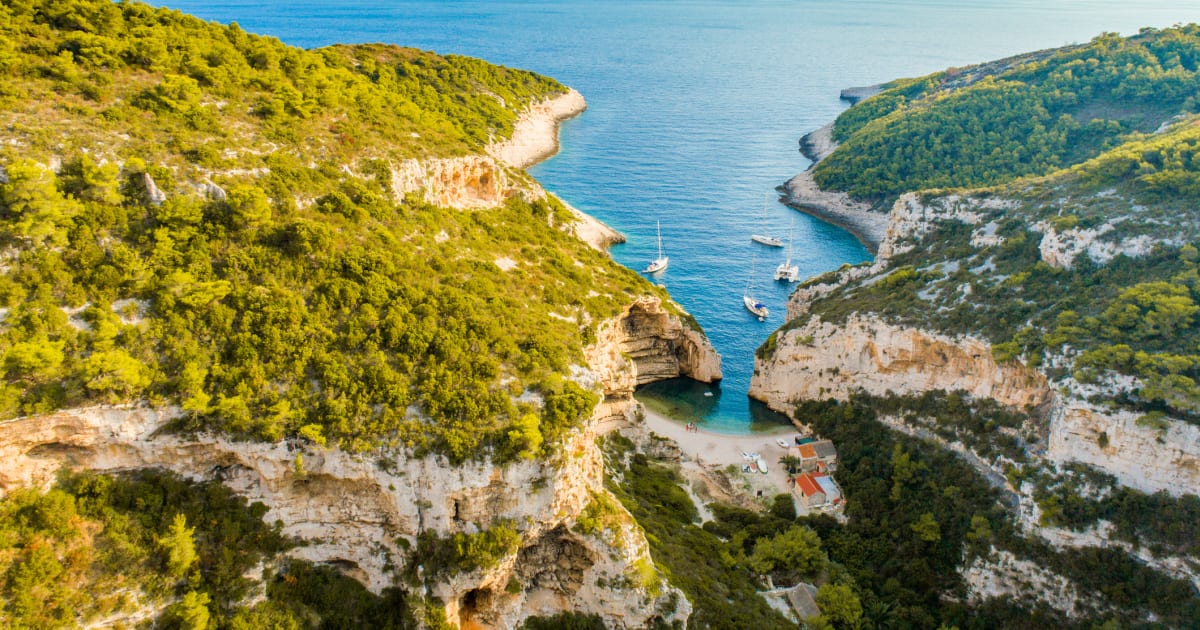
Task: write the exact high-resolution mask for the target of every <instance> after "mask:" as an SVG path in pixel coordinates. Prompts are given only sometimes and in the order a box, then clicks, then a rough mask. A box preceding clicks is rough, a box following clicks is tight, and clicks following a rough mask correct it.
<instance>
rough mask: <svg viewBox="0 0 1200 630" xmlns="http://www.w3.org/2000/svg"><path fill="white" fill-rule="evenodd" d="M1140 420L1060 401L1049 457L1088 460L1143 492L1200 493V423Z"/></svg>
mask: <svg viewBox="0 0 1200 630" xmlns="http://www.w3.org/2000/svg"><path fill="white" fill-rule="evenodd" d="M1137 419H1138V415H1137V414H1134V413H1130V412H1126V411H1114V410H1101V409H1098V408H1095V407H1094V406H1092V405H1089V404H1087V403H1086V402H1083V401H1077V400H1071V401H1069V402H1067V403H1060V404H1058V405H1056V406H1055V408H1054V412H1053V413H1052V414H1051V416H1050V438H1049V444H1048V447H1047V449H1046V454H1045V456H1046V458H1047V459H1050V460H1052V461H1054V462H1060V463H1065V462H1072V461H1074V462H1083V463H1085V464H1090V465H1092V466H1095V467H1096V468H1099V469H1100V470H1103V471H1104V472H1107V473H1109V474H1111V475H1113V476H1115V477H1116V478H1117V480H1118V481H1120V482H1121V484H1123V485H1126V486H1129V487H1131V488H1136V489H1138V490H1141V491H1143V492H1151V493H1152V492H1158V491H1159V490H1165V491H1167V492H1168V493H1170V494H1172V495H1174V496H1179V495H1182V494H1197V493H1200V427H1197V426H1196V425H1194V424H1188V423H1186V422H1183V421H1179V420H1176V421H1167V428H1166V429H1165V430H1163V431H1159V430H1158V429H1154V428H1151V427H1144V426H1139V425H1138V424H1137Z"/></svg>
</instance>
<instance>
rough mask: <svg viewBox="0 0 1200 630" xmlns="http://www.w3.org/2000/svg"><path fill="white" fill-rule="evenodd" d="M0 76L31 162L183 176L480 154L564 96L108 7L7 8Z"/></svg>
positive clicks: (547, 82)
mask: <svg viewBox="0 0 1200 630" xmlns="http://www.w3.org/2000/svg"><path fill="white" fill-rule="evenodd" d="M0 70H2V71H3V72H4V75H5V81H4V83H3V85H2V86H0V104H2V109H3V114H0V119H2V120H3V121H4V123H5V127H6V128H7V129H8V134H9V135H10V136H11V137H12V138H13V139H15V140H17V141H19V142H20V143H21V153H22V154H23V155H25V156H28V157H33V158H35V159H38V160H43V161H44V160H45V159H46V158H47V157H48V156H49V154H50V153H51V152H53V153H55V154H58V155H60V156H70V155H75V154H76V153H78V152H79V151H81V150H87V151H89V152H90V153H91V154H92V155H94V156H103V157H106V158H109V159H113V160H115V161H118V162H121V161H124V160H125V159H128V158H129V157H134V156H137V157H141V158H142V159H144V160H146V161H147V162H153V163H167V164H169V165H170V166H171V167H172V168H179V169H181V172H180V174H181V175H182V174H183V173H188V172H207V171H208V170H210V169H215V170H217V171H221V170H227V169H231V168H238V169H245V168H256V167H263V166H269V165H270V160H271V159H272V158H273V157H275V156H274V155H272V154H274V153H276V152H277V151H278V152H281V153H283V154H293V155H297V156H301V155H302V156H304V160H305V161H308V160H310V159H311V160H315V161H318V162H326V163H356V162H358V161H359V160H360V159H363V158H375V159H393V158H400V157H419V156H423V155H430V154H437V155H445V154H462V153H468V152H478V149H479V147H480V146H482V145H483V144H485V143H487V142H488V141H489V139H491V138H492V137H493V136H495V137H501V138H503V137H507V136H509V135H510V134H511V133H512V124H513V122H514V120H515V119H516V112H518V111H520V110H521V108H522V107H523V106H524V105H525V104H526V103H528V102H529V101H531V100H533V99H538V98H543V97H544V96H546V95H547V94H551V93H555V92H562V91H564V90H565V88H563V86H561V85H560V84H558V83H557V82H555V81H553V80H552V79H548V78H546V77H542V76H538V75H535V74H533V73H530V72H523V71H519V70H512V69H509V68H504V67H500V66H494V65H491V64H488V63H485V62H483V61H479V60H476V59H471V58H467V57H458V56H447V57H442V56H438V55H434V54H432V53H428V52H422V51H417V50H412V49H402V48H398V47H394V46H378V45H372V46H333V47H329V48H322V49H317V50H302V49H299V48H295V47H291V46H285V45H284V44H282V43H281V42H279V41H278V40H276V39H274V38H270V37H261V36H257V35H253V34H249V33H246V32H245V31H243V30H242V29H240V28H238V27H237V26H236V25H233V26H222V25H218V24H215V23H208V22H204V21H202V20H199V19H197V18H194V17H191V16H187V15H184V14H182V13H180V12H178V11H170V10H167V9H157V8H153V7H150V6H148V5H145V4H142V3H139V2H110V1H108V0H63V1H54V2H48V1H44V0H32V1H12V2H9V1H6V2H4V3H0ZM117 136H120V137H122V142H121V144H122V146H119V147H118V146H116V143H114V138H115V137H117ZM298 143H299V146H293V145H297V144H298ZM292 149H297V150H292ZM9 150H10V151H11V150H12V149H11V148H10V149H9Z"/></svg>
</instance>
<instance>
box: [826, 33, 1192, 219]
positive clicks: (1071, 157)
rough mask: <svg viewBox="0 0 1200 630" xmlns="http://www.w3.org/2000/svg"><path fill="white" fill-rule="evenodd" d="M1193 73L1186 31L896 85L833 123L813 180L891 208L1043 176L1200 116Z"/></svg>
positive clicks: (1110, 39) (1109, 39)
mask: <svg viewBox="0 0 1200 630" xmlns="http://www.w3.org/2000/svg"><path fill="white" fill-rule="evenodd" d="M1198 73H1200V27H1198V26H1196V25H1189V26H1183V27H1177V28H1171V29H1165V30H1161V31H1159V30H1154V29H1146V30H1144V31H1143V32H1142V33H1141V34H1139V35H1137V36H1134V37H1130V38H1121V37H1119V36H1117V35H1112V34H1108V35H1103V36H1100V37H1098V38H1096V39H1095V40H1093V41H1092V42H1090V43H1088V44H1086V45H1082V46H1072V47H1068V48H1064V49H1060V50H1054V51H1046V52H1043V53H1035V54H1031V55H1025V56H1021V57H1015V58H1013V59H1009V60H1005V62H1004V63H999V62H996V63H992V64H985V65H983V66H981V67H973V68H965V69H951V70H947V71H944V72H939V73H936V74H932V75H929V76H927V77H922V78H919V79H910V80H903V81H897V82H894V83H891V84H889V85H888V88H887V89H886V90H885V91H884V92H883V93H882V94H879V95H877V96H875V97H873V98H870V99H868V100H866V101H864V102H862V103H860V104H859V105H856V106H855V107H853V108H851V109H849V110H848V111H846V112H845V113H843V114H842V115H841V116H840V117H839V118H838V120H837V123H836V125H835V128H834V138H835V139H836V140H838V141H839V142H841V143H842V144H841V147H840V148H839V149H838V150H837V151H835V152H834V153H833V154H832V155H831V156H829V158H827V159H826V160H824V161H823V162H821V163H820V164H819V165H818V166H817V168H816V171H815V173H814V176H815V177H816V180H817V183H819V184H820V185H821V186H822V187H823V188H826V189H830V190H840V191H846V192H849V193H850V194H851V195H853V196H855V197H859V198H863V199H871V200H875V201H883V202H884V203H887V202H889V201H890V200H892V199H894V198H895V197H896V196H897V195H899V194H900V193H903V192H906V191H911V190H922V189H927V188H976V187H980V186H990V185H995V184H1000V183H1004V182H1008V181H1011V180H1013V179H1015V178H1018V177H1023V176H1029V175H1045V174H1048V173H1050V172H1053V171H1056V170H1058V169H1061V168H1064V167H1067V166H1071V165H1072V164H1077V163H1079V162H1082V161H1084V160H1087V159H1089V158H1092V157H1095V156H1096V155H1098V154H1100V153H1101V152H1103V151H1104V150H1106V149H1110V148H1112V147H1115V146H1117V145H1118V144H1120V143H1122V142H1125V141H1128V140H1131V139H1137V138H1139V137H1141V136H1142V135H1143V134H1149V133H1153V132H1154V131H1155V130H1156V129H1158V127H1159V126H1160V125H1161V124H1163V123H1164V122H1167V121H1169V120H1171V119H1172V118H1173V117H1175V116H1177V115H1180V114H1188V113H1195V112H1197V111H1200V104H1198V101H1197V97H1198V96H1200V74H1198Z"/></svg>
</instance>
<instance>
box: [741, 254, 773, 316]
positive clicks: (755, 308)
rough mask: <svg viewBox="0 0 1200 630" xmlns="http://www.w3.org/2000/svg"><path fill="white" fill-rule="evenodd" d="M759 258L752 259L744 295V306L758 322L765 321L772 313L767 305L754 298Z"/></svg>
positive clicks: (752, 257)
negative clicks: (755, 275)
mask: <svg viewBox="0 0 1200 630" xmlns="http://www.w3.org/2000/svg"><path fill="white" fill-rule="evenodd" d="M757 258H758V257H757V256H751V257H750V279H749V280H747V281H746V292H745V293H743V294H742V304H743V305H745V307H746V310H747V311H750V313H751V314H752V315H754V316H755V317H757V318H758V321H760V322H761V321H765V320H766V319H767V315H768V314H770V311H768V310H767V305H766V304H763V303H762V302H759V301H758V299H757V298H755V297H754V263H755V261H756V259H757Z"/></svg>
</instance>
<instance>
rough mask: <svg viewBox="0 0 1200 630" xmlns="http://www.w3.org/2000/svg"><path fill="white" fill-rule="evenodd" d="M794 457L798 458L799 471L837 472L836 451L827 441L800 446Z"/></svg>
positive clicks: (831, 443)
mask: <svg viewBox="0 0 1200 630" xmlns="http://www.w3.org/2000/svg"><path fill="white" fill-rule="evenodd" d="M796 456H797V457H799V458H800V470H802V471H804V472H812V471H814V470H820V471H822V472H833V471H835V470H837V449H835V448H834V447H833V442H830V441H829V440H817V441H815V442H809V443H808V444H801V445H799V446H798V447H796Z"/></svg>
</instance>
